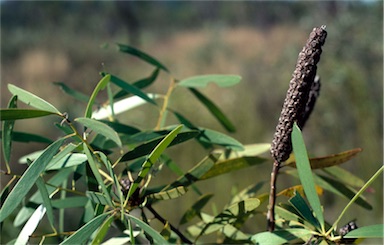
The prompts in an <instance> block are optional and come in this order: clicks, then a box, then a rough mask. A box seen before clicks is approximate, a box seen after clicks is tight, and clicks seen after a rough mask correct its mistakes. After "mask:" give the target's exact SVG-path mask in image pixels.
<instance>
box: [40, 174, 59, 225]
mask: <svg viewBox="0 0 385 245" xmlns="http://www.w3.org/2000/svg"><path fill="white" fill-rule="evenodd" d="M36 186H37V188H38V189H39V192H40V194H41V197H42V199H43V204H44V207H45V208H46V213H47V217H48V221H49V224H50V225H51V227H52V229H53V231H54V232H55V225H54V224H55V219H54V215H53V208H52V202H51V197H50V196H49V194H48V191H47V188H46V186H45V183H44V179H43V178H42V177H41V176H39V178H37V180H36Z"/></svg>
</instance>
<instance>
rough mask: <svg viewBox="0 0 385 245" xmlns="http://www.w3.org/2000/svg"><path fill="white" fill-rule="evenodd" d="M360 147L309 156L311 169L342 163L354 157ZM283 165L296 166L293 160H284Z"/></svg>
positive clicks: (359, 150)
mask: <svg viewBox="0 0 385 245" xmlns="http://www.w3.org/2000/svg"><path fill="white" fill-rule="evenodd" d="M361 151H362V149H361V148H356V149H352V150H348V151H344V152H341V153H338V154H333V155H329V156H325V157H316V158H310V159H309V160H310V166H311V168H312V169H319V168H328V167H332V166H335V165H339V164H342V163H344V162H347V161H349V160H350V159H352V158H353V157H355V156H356V155H357V154H358V153H359V152H361ZM285 166H290V167H296V163H295V161H290V162H288V161H287V162H286V164H285Z"/></svg>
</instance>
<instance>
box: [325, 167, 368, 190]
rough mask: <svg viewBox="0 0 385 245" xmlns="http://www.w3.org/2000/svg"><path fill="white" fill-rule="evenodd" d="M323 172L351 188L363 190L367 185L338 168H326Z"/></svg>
mask: <svg viewBox="0 0 385 245" xmlns="http://www.w3.org/2000/svg"><path fill="white" fill-rule="evenodd" d="M323 171H324V172H325V173H327V174H328V175H330V176H332V177H334V178H337V179H338V180H339V181H341V182H343V183H345V184H346V185H349V186H351V187H356V188H361V186H363V185H364V184H365V182H364V181H363V180H362V179H361V178H359V177H357V176H355V175H354V174H352V173H350V172H349V171H346V170H345V169H343V168H341V167H338V166H334V167H330V168H325V169H323Z"/></svg>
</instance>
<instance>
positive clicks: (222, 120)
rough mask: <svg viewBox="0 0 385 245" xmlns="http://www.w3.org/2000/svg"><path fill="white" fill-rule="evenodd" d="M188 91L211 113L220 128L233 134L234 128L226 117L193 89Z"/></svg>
mask: <svg viewBox="0 0 385 245" xmlns="http://www.w3.org/2000/svg"><path fill="white" fill-rule="evenodd" d="M190 91H191V92H192V93H193V94H194V95H195V97H196V98H197V99H198V100H199V101H200V102H202V104H203V105H204V106H206V108H207V109H208V110H209V111H210V112H211V114H212V115H213V116H214V117H215V118H216V119H217V120H218V121H219V122H220V123H221V124H222V126H223V127H224V128H225V129H226V130H227V131H229V132H235V126H234V125H233V124H232V122H231V121H230V120H229V119H228V118H227V117H226V115H225V114H224V113H223V112H222V111H221V110H220V109H219V108H218V107H217V106H216V105H215V104H214V103H213V102H212V101H211V100H210V99H208V98H207V97H206V96H204V95H203V94H202V93H200V92H199V91H198V90H196V89H194V88H190Z"/></svg>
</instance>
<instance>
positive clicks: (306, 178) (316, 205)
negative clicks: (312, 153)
mask: <svg viewBox="0 0 385 245" xmlns="http://www.w3.org/2000/svg"><path fill="white" fill-rule="evenodd" d="M291 137H292V144H293V150H294V154H295V158H296V162H297V170H298V175H299V179H300V180H301V184H302V186H303V188H304V191H305V194H306V197H307V199H308V201H309V204H310V206H311V207H312V209H313V211H314V213H315V216H316V218H317V220H318V221H319V223H320V225H321V229H322V231H324V229H325V228H324V217H323V212H322V207H321V202H320V200H319V198H318V195H317V191H316V188H315V184H314V179H313V174H312V171H311V168H310V163H309V158H308V156H307V151H306V147H305V143H304V141H303V138H302V134H301V130H300V129H299V127H298V125H297V124H296V123H294V126H293V131H292V133H291Z"/></svg>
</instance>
